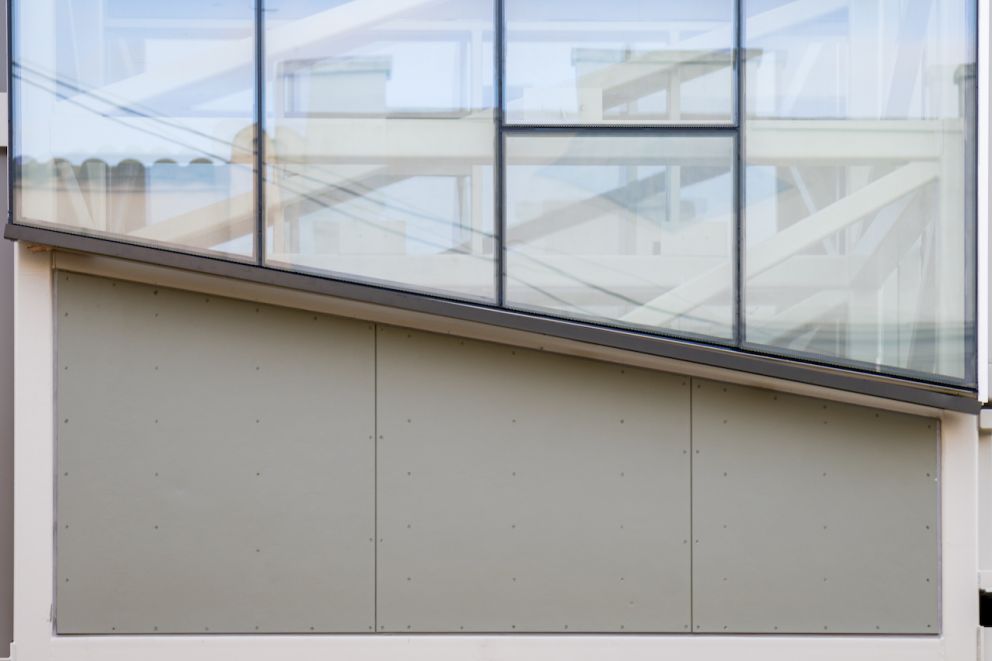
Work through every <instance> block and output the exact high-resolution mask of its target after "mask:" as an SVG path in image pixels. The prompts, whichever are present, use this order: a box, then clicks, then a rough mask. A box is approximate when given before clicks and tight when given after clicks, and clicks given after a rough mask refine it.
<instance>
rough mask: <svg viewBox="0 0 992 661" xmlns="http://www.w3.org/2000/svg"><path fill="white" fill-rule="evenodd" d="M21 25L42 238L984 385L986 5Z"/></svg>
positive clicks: (429, 10) (366, 4) (631, 2)
mask: <svg viewBox="0 0 992 661" xmlns="http://www.w3.org/2000/svg"><path fill="white" fill-rule="evenodd" d="M15 5H16V9H17V11H16V12H15V14H14V16H15V34H30V35H47V36H48V38H37V37H33V38H31V39H15V53H14V56H15V57H14V64H13V67H14V74H15V79H14V82H15V88H14V99H15V113H14V120H15V123H16V134H15V140H14V158H15V173H14V175H15V182H16V186H15V188H16V190H15V195H16V198H15V203H16V204H15V213H16V219H17V221H18V222H21V223H33V224H40V225H49V226H58V227H59V228H62V229H66V230H69V231H76V232H82V233H86V234H91V235H97V236H109V237H113V238H116V239H123V240H126V241H132V242H136V243H146V244H148V243H150V244H153V245H162V246H168V247H172V248H180V249H185V250H191V251H196V252H210V253H220V254H222V255H223V256H226V257H229V258H230V257H236V258H240V259H255V260H257V261H256V263H258V264H259V265H269V266H277V267H279V268H283V269H291V270H298V271H305V272H307V273H314V274H318V275H323V276H327V277H335V278H343V279H349V280H357V281H361V282H365V283H373V284H376V285H383V286H387V287H391V288H399V289H405V290H411V291H416V292H424V293H429V294H432V295H438V296H443V297H451V298H457V299H467V300H472V301H476V302H481V303H483V304H486V305H490V306H496V307H504V306H505V307H512V308H514V309H518V310H523V311H525V312H526V313H530V314H547V315H550V316H556V317H565V318H569V319H578V320H582V321H585V322H591V323H601V324H608V325H611V326H619V327H622V328H628V329H635V330H638V331H641V332H648V333H655V334H658V335H676V336H678V337H687V338H691V339H694V340H708V341H710V342H713V343H718V344H720V345H723V346H733V347H735V348H737V349H742V350H752V351H758V352H762V353H774V354H781V355H786V356H790V357H799V358H813V359H815V360H819V361H830V362H835V363H838V364H841V365H845V366H849V367H854V368H859V369H866V370H870V371H877V370H882V371H885V372H888V373H892V374H897V375H905V376H911V377H914V378H922V379H926V380H935V379H936V380H938V381H941V382H947V383H952V384H955V385H962V384H964V385H968V384H973V383H974V380H975V375H974V374H973V373H969V372H968V371H967V369H973V368H967V367H966V366H968V365H973V363H974V360H973V359H972V358H973V356H972V354H973V353H974V346H975V329H974V323H975V296H974V287H975V278H976V275H975V270H976V268H975V258H974V255H973V254H972V249H971V246H973V244H974V236H975V235H974V232H975V220H976V209H975V198H976V195H977V191H976V172H975V170H976V166H975V155H976V154H975V130H976V129H975V126H976V120H975V106H976V94H975V91H976V85H977V81H976V78H975V74H974V67H975V46H974V44H975V36H976V29H977V28H976V26H977V18H976V12H977V6H976V2H975V1H974V0H946V1H945V0H941V2H936V1H927V0H921V1H919V2H905V1H904V0H829V1H824V2H808V1H807V0H802V1H800V0H701V1H699V2H689V3H687V2H682V1H681V0H658V1H657V2H643V1H641V0H616V1H614V2H605V3H604V2H594V1H593V0H541V1H540V2H533V1H528V0H503V1H502V2H501V3H499V5H500V6H501V7H502V10H503V15H502V16H498V17H497V16H496V15H495V14H496V3H495V2H494V0H404V2H402V3H389V2H379V1H378V0H264V2H263V6H262V7H261V8H262V9H263V10H264V11H262V12H261V15H262V16H263V17H264V21H265V23H264V25H262V26H256V25H255V23H254V21H255V16H256V12H255V9H256V8H255V3H254V2H253V1H252V0H226V1H225V2H219V3H202V2H193V0H175V1H174V2H169V3H134V2H125V1H124V0H108V1H107V2H103V3H100V4H99V6H98V7H96V8H94V7H92V6H91V5H92V3H89V2H84V1H83V0H31V1H30V2H28V0H15ZM256 32H258V33H259V34H261V35H262V37H263V39H262V43H261V44H256V42H255V38H256ZM258 45H261V46H262V49H261V51H262V54H263V61H262V62H261V63H258V62H256V61H255V57H256V46H258ZM259 64H261V66H258V65H259ZM259 72H261V73H262V79H261V80H258V79H257V76H258V75H259ZM256 90H261V91H262V96H261V103H260V104H259V103H257V101H258V99H256ZM259 124H260V125H261V126H262V127H263V128H264V129H265V136H266V137H265V140H264V141H258V140H257V139H256V129H257V126H258V125H259ZM256 145H263V146H264V149H263V150H261V151H260V150H258V149H257V147H256ZM263 152H264V153H263ZM260 155H261V156H262V158H264V163H258V160H259V156H260ZM256 164H257V165H258V166H260V167H256ZM260 202H262V203H264V207H262V208H259V203H260ZM261 219H264V227H265V228H266V231H265V237H264V241H262V240H260V238H261V237H258V236H257V234H258V232H259V226H260V225H262V223H259V222H258V221H259V220H261ZM261 243H264V244H265V254H264V255H259V254H256V246H257V245H259V244H261Z"/></svg>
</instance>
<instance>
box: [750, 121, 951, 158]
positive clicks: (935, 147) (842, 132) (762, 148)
mask: <svg viewBox="0 0 992 661" xmlns="http://www.w3.org/2000/svg"><path fill="white" fill-rule="evenodd" d="M745 128H746V132H747V136H746V140H745V145H746V147H747V154H746V157H747V161H748V164H751V165H755V164H757V165H761V164H768V165H782V164H790V165H809V164H814V163H823V164H844V165H857V164H861V163H864V164H872V163H879V162H885V161H894V162H902V163H905V162H907V161H921V160H936V159H938V158H940V156H941V155H942V154H943V153H944V149H945V144H946V142H947V141H948V140H949V139H953V138H949V136H953V135H954V134H955V133H957V134H960V133H961V132H962V131H963V130H964V124H963V123H962V121H961V120H959V119H951V120H937V119H933V120H843V119H839V120H834V119H830V120H823V119H809V120H779V119H752V120H748V121H747V122H746V123H745Z"/></svg>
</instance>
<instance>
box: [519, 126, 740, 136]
mask: <svg viewBox="0 0 992 661" xmlns="http://www.w3.org/2000/svg"><path fill="white" fill-rule="evenodd" d="M502 130H503V131H504V132H506V133H513V132H519V133H524V132H528V131H530V132H542V131H544V132H548V133H552V132H565V133H638V132H649V133H652V132H654V133H661V132H664V133H669V134H674V135H679V134H682V135H689V134H699V135H706V134H707V133H720V134H727V133H736V132H737V131H739V130H740V129H739V128H738V127H737V126H735V125H733V124H504V125H503V126H502Z"/></svg>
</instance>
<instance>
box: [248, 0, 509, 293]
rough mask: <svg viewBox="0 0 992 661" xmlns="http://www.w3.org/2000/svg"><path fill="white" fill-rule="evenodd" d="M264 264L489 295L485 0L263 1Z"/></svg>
mask: <svg viewBox="0 0 992 661" xmlns="http://www.w3.org/2000/svg"><path fill="white" fill-rule="evenodd" d="M266 6H267V12H266V20H267V23H266V38H265V43H266V62H265V65H266V66H265V68H266V100H267V105H268V110H267V114H268V119H267V130H268V131H269V134H270V136H271V140H270V142H269V143H268V145H267V149H266V155H267V167H266V176H267V197H268V202H267V218H268V228H269V232H268V242H267V254H266V258H267V261H268V262H269V263H270V264H276V265H284V266H289V267H292V268H295V269H300V270H308V271H318V272H322V273H330V274H334V275H340V276H343V277H350V278H360V279H364V280H371V281H376V282H382V283H386V284H391V285H398V286H400V287H402V288H407V289H417V290H424V291H429V292H438V293H443V294H452V295H456V296H460V297H468V298H481V299H487V300H489V299H492V298H493V296H494V290H495V263H494V253H495V248H494V242H493V188H494V187H493V181H494V178H495V177H494V172H493V158H494V156H493V155H494V152H495V123H494V114H493V100H494V93H493V78H494V75H493V69H494V65H493V42H492V38H493V22H494V11H495V10H494V8H493V5H492V0H448V1H438V0H398V1H396V2H380V1H378V0H269V2H267V4H266Z"/></svg>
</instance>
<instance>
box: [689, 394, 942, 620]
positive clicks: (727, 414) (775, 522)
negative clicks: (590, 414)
mask: <svg viewBox="0 0 992 661" xmlns="http://www.w3.org/2000/svg"><path fill="white" fill-rule="evenodd" d="M692 412H693V448H694V454H693V485H692V486H693V488H692V491H693V532H694V538H695V539H694V542H695V543H694V545H693V547H694V548H693V551H694V552H693V595H694V602H693V615H694V630H695V631H696V632H699V633H712V632H720V633H723V632H727V633H808V634H825V633H826V634H830V633H847V634H854V633H872V634H879V633H881V634H935V633H937V632H938V626H939V622H938V606H937V604H938V593H937V579H938V541H939V538H938V512H939V485H938V475H939V473H938V452H939V448H938V438H939V436H938V434H939V430H938V426H937V422H936V421H934V420H930V419H927V418H919V417H914V416H909V415H903V414H898V413H887V412H882V411H875V410H873V409H868V408H862V407H858V406H852V405H846V404H836V403H828V402H823V401H820V400H816V399H810V398H805V397H798V396H792V395H784V394H779V393H772V392H769V391H764V390H757V389H753V388H746V387H741V386H734V385H728V384H722V383H714V382H710V381H704V380H700V379H695V380H694V381H693V394H692Z"/></svg>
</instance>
